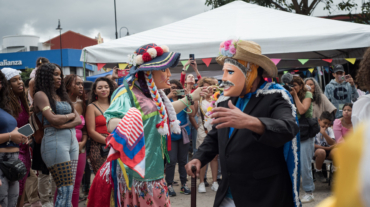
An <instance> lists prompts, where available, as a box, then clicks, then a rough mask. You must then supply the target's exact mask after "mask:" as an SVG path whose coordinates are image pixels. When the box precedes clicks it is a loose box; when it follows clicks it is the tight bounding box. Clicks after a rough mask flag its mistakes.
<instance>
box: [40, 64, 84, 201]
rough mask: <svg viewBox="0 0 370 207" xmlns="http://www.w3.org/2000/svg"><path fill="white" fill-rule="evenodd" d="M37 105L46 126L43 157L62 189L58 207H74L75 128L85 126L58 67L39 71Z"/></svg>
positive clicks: (42, 67) (76, 145)
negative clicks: (75, 108) (72, 206)
mask: <svg viewBox="0 0 370 207" xmlns="http://www.w3.org/2000/svg"><path fill="white" fill-rule="evenodd" d="M33 104H34V112H35V113H36V114H37V117H38V119H39V120H40V122H42V124H43V125H44V137H43V139H42V142H41V156H42V159H43V160H44V162H45V164H46V166H47V168H48V169H49V171H50V172H51V174H52V176H53V179H54V181H55V183H56V185H57V188H58V196H57V198H56V203H55V206H57V207H59V206H71V200H72V192H73V184H74V179H75V175H76V169H77V163H78V151H79V150H78V142H77V139H76V130H75V127H76V126H77V125H80V124H81V118H80V116H79V114H78V113H77V112H76V110H74V107H73V105H72V102H71V101H70V99H69V97H68V94H67V92H66V89H65V86H64V81H63V72H62V70H61V69H60V67H59V66H57V65H56V64H52V63H46V64H43V65H41V66H40V67H39V68H38V69H37V72H36V79H35V94H34V103H33Z"/></svg>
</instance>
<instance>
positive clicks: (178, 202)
mask: <svg viewBox="0 0 370 207" xmlns="http://www.w3.org/2000/svg"><path fill="white" fill-rule="evenodd" d="M175 172H176V173H175V181H178V182H179V183H180V179H179V174H178V170H177V168H176V171H175ZM210 173H211V171H210V170H208V175H207V177H208V178H211V177H212V176H211V174H210ZM92 177H93V176H92ZM92 179H93V178H92ZM188 180H189V182H188V186H189V188H190V180H191V178H190V177H188ZM198 184H199V180H198ZM315 185H316V189H315V192H314V196H315V201H314V202H311V203H307V204H303V207H314V206H316V205H317V204H319V203H320V202H321V201H322V200H324V199H325V198H327V197H329V196H330V195H331V192H330V190H331V187H329V186H328V184H323V183H319V182H315ZM174 189H175V191H176V193H177V196H175V197H171V204H172V206H173V207H189V206H190V195H183V194H180V186H174ZM302 191H303V190H302V188H301V190H300V192H302ZM215 195H216V192H214V191H212V190H211V187H208V188H207V192H206V193H198V194H197V206H202V207H208V206H210V207H212V206H213V202H214V198H215ZM301 198H302V193H301ZM85 206H86V205H85V202H80V204H79V207H85Z"/></svg>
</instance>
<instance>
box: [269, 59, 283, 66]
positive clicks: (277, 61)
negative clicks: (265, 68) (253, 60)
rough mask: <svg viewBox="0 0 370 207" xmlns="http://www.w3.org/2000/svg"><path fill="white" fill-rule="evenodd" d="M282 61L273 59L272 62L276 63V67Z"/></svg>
mask: <svg viewBox="0 0 370 207" xmlns="http://www.w3.org/2000/svg"><path fill="white" fill-rule="evenodd" d="M280 60H281V59H271V61H272V62H274V64H275V65H277V64H279V62H280Z"/></svg>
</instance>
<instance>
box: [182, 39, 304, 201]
mask: <svg viewBox="0 0 370 207" xmlns="http://www.w3.org/2000/svg"><path fill="white" fill-rule="evenodd" d="M216 61H217V62H218V63H219V64H221V65H223V69H222V70H223V71H224V74H223V77H222V83H221V85H220V86H223V87H224V92H223V95H222V96H220V97H219V99H218V100H217V102H216V104H217V107H216V108H214V109H213V110H212V115H211V118H214V120H213V122H212V124H213V127H212V130H211V131H210V132H208V134H207V136H206V138H205V139H204V141H203V143H202V144H201V145H200V146H199V148H198V151H197V152H196V153H195V155H194V156H193V160H191V161H190V162H189V163H188V164H187V165H186V170H187V172H188V174H189V175H190V176H192V177H194V174H193V173H192V171H191V168H192V166H195V167H196V169H197V172H196V174H199V170H200V168H201V167H203V166H205V165H206V164H207V163H208V162H210V161H211V160H212V159H213V158H214V157H215V156H216V155H217V154H219V158H220V163H221V173H222V180H221V183H220V186H219V188H218V191H217V194H216V198H215V202H214V206H215V207H225V206H226V207H233V206H274V207H289V206H295V207H298V206H300V201H299V194H298V190H299V180H298V179H299V169H298V160H299V137H297V136H296V135H297V133H298V131H299V128H298V124H297V122H298V120H297V117H296V108H295V106H294V103H293V98H292V96H291V95H290V94H289V92H288V91H286V90H285V89H284V88H283V87H282V86H280V85H279V84H275V83H267V82H265V80H264V78H263V76H264V77H276V76H277V68H276V66H275V64H274V63H273V62H272V61H271V60H270V59H269V58H268V57H266V56H264V55H262V54H261V47H260V46H259V45H258V44H257V43H255V42H251V41H244V40H227V41H225V42H222V43H221V45H220V56H218V57H217V58H216Z"/></svg>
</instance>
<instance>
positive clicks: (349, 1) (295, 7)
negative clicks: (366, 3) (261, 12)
mask: <svg viewBox="0 0 370 207" xmlns="http://www.w3.org/2000/svg"><path fill="white" fill-rule="evenodd" d="M232 1H235V0H206V3H205V4H206V5H207V6H212V8H217V7H220V6H223V5H225V4H227V3H230V2H232ZM243 1H245V2H247V3H253V4H258V5H260V6H265V7H269V8H275V9H279V10H282V11H286V12H294V13H297V14H303V15H311V14H312V12H313V11H314V10H315V9H316V7H317V5H319V4H320V3H322V4H324V10H327V11H328V12H329V14H331V11H332V10H333V9H334V8H337V9H340V10H342V11H345V10H347V11H350V10H352V9H353V8H354V7H356V6H357V4H356V3H355V0H342V2H341V3H339V4H337V5H336V4H334V2H333V0H312V1H311V2H309V1H308V0H243Z"/></svg>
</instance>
